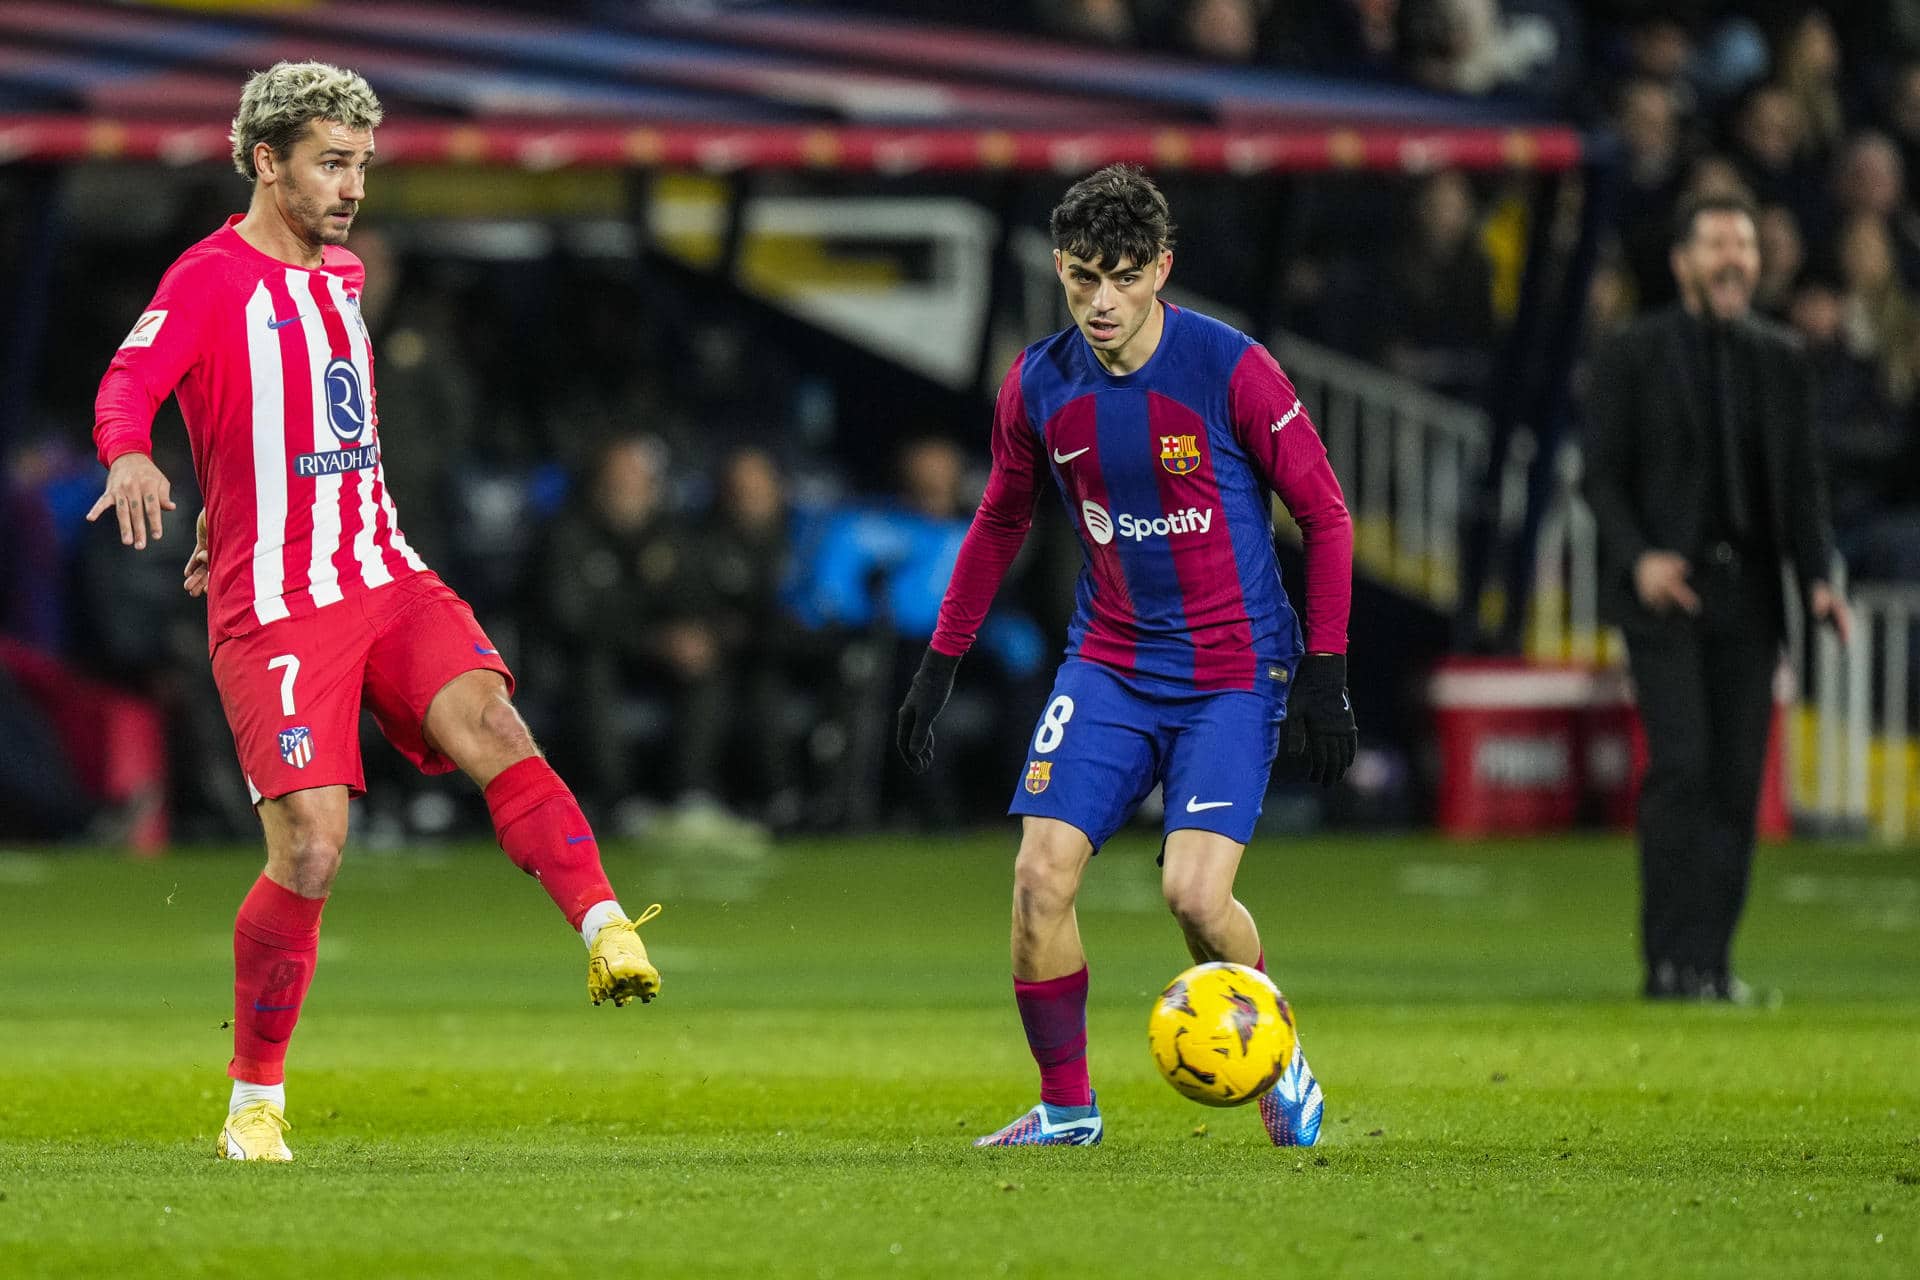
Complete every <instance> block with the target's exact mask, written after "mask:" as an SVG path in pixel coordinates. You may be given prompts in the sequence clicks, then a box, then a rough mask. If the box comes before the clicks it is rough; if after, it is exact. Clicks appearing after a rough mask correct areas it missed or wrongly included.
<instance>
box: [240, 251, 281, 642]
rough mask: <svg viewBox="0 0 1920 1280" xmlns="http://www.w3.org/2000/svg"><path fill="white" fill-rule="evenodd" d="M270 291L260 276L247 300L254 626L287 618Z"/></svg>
mask: <svg viewBox="0 0 1920 1280" xmlns="http://www.w3.org/2000/svg"><path fill="white" fill-rule="evenodd" d="M273 318H274V316H273V295H272V294H270V293H268V292H267V285H266V282H265V281H264V280H263V281H261V282H260V284H259V285H258V286H256V287H255V289H254V291H253V295H252V296H251V297H249V298H248V299H247V320H246V325H247V366H248V371H249V373H250V374H251V375H252V378H253V616H254V617H256V618H258V619H260V625H261V626H263V627H264V626H265V625H267V623H269V622H278V621H279V620H280V619H282V618H284V617H286V616H287V602H286V601H285V600H282V599H281V598H280V597H281V596H282V594H284V592H285V590H286V571H285V569H284V568H283V567H282V565H281V563H280V555H281V552H282V551H283V550H284V549H285V547H286V537H287V408H286V401H285V396H286V390H285V380H286V370H284V369H283V368H281V361H280V335H279V334H277V333H275V332H274V331H273V330H272V329H270V328H268V327H267V326H268V324H269V322H270V321H272V320H273Z"/></svg>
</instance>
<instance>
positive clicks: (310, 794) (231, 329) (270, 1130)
mask: <svg viewBox="0 0 1920 1280" xmlns="http://www.w3.org/2000/svg"><path fill="white" fill-rule="evenodd" d="M380 120H381V110H380V104H379V101H378V100H377V99H376V98H375V97H374V94H373V90H372V89H371V88H370V87H369V86H368V85H367V82H366V81H365V80H363V79H361V78H360V77H359V76H358V75H355V74H354V73H353V72H351V71H345V70H342V69H340V68H337V67H331V66H327V65H326V64H324V63H317V62H304V63H284V62H283V63H280V64H278V65H276V66H275V67H273V68H272V69H271V70H268V71H263V72H260V73H258V74H256V75H254V76H253V77H252V78H251V79H249V80H248V82H247V85H246V88H245V90H244V91H243V92H242V94H241V98H240V110H239V114H238V116H237V117H236V118H235V119H234V122H233V135H232V136H233V158H234V164H235V166H236V167H237V168H238V169H239V170H240V172H241V174H242V175H243V176H244V177H246V178H247V180H248V181H249V182H251V183H252V184H253V198H252V202H251V204H250V205H249V207H248V210H247V212H246V213H245V214H236V215H235V216H234V217H232V218H230V219H229V220H228V221H227V223H226V225H224V226H222V227H221V228H220V229H219V230H217V231H215V232H214V233H213V234H212V235H210V236H208V237H207V238H206V239H204V240H202V241H201V242H200V243H199V244H196V245H194V246H193V247H192V248H191V249H189V250H187V252H186V253H184V254H182V255H181V256H180V258H179V260H178V261H176V262H175V263H174V264H173V267H172V268H171V269H170V270H169V271H168V272H167V273H166V275H165V276H164V277H163V278H162V279H161V282H160V288H159V290H158V292H156V293H155V294H154V297H153V301H152V302H151V303H149V304H148V306H147V310H146V311H145V312H143V313H142V314H141V316H140V317H139V319H138V320H136V321H135V322H134V325H133V328H132V330H131V331H130V332H129V333H128V334H127V337H126V340H125V341H123V342H122V343H121V344H120V350H119V351H118V353H116V354H115V356H114V358H113V362H112V364H111V365H110V366H109V367H108V369H107V373H106V376H105V378H103V379H102V381H101V384H100V394H99V397H98V400H97V401H96V404H95V410H94V441H95V444H96V445H97V447H98V451H99V455H100V461H101V462H102V463H104V464H106V466H107V468H108V471H107V485H106V490H105V492H104V493H102V494H101V496H100V499H99V501H98V502H96V503H95V504H94V507H93V509H92V511H90V512H89V513H88V517H87V518H88V519H90V520H92V519H98V518H99V517H100V516H102V515H104V514H105V513H106V512H108V511H112V512H113V513H114V514H115V517H116V518H117V519H118V521H119V525H120V540H121V542H123V543H124V544H126V545H128V546H130V547H133V548H135V549H136V550H144V549H145V548H146V546H147V543H148V540H149V539H151V540H153V541H156V542H157V541H159V540H160V537H161V532H162V522H163V518H164V513H165V512H168V511H172V510H173V509H174V503H173V501H172V498H171V496H170V494H169V486H168V482H167V478H166V477H165V476H164V475H163V474H161V472H160V469H159V468H158V467H157V466H155V465H154V462H153V459H152V457H151V456H150V443H151V431H152V423H153V416H154V412H155V410H156V409H158V407H159V406H160V404H161V402H163V401H164V400H165V399H166V398H167V397H168V396H169V395H172V396H175V397H177V398H178V400H179V402H180V410H181V416H182V417H183V418H184V419H185V420H186V424H187V433H188V436H189V438H190V440H191V443H192V446H193V459H194V469H195V471H196V472H197V473H198V475H199V480H200V490H201V492H202V493H203V494H205V495H206V504H207V505H206V510H205V511H203V512H202V513H201V515H200V519H199V522H198V531H197V537H196V545H195V547H194V550H193V553H192V556H191V557H190V558H189V560H188V562H187V566H186V580H185V587H186V590H187V591H188V592H189V593H190V594H192V595H195V596H200V595H205V596H206V598H207V604H208V616H207V620H208V630H209V632H210V642H211V649H212V653H213V670H214V678H215V681H216V683H217V684H218V686H219V689H220V698H221V702H222V703H223V705H224V706H225V708H226V712H227V720H228V723H229V724H230V725H231V726H232V727H233V733H234V742H235V745H236V747H237V748H238V752H239V757H240V765H241V768H242V769H243V770H244V771H245V773H246V777H247V783H248V786H249V787H250V788H251V790H252V793H253V795H254V798H255V801H256V804H257V808H258V812H259V814H260V821H261V825H262V826H263V827H264V828H265V832H266V843H267V865H266V870H265V872H264V874H262V875H261V876H260V878H259V879H258V880H257V881H256V882H255V884H254V886H253V889H252V891H251V892H250V893H249V894H248V895H247V898H246V900H245V901H244V902H243V903H242V904H241V907H240V912H239V917H238V919H237V921H236V924H235V929H234V965H235V984H234V1002H235V1008H234V1056H233V1060H232V1063H231V1064H230V1065H229V1067H228V1074H229V1075H231V1076H232V1077H233V1080H234V1086H233V1095H232V1100H231V1103H230V1105H229V1108H228V1111H229V1114H228V1117H227V1123H226V1125H225V1127H224V1129H223V1131H222V1133H221V1135H220V1139H219V1143H218V1150H219V1153H220V1154H221V1155H222V1156H225V1157H228V1158H231V1159H237V1160H261V1159H264V1160H289V1159H291V1158H292V1155H291V1153H290V1152H289V1151H288V1149H287V1145H286V1142H285V1139H284V1137H283V1131H284V1130H285V1129H286V1128H287V1127H288V1126H287V1123H286V1118H285V1106H286V1097H285V1085H284V1064H285V1060H286V1051H287V1041H288V1039H289V1037H290V1036H291V1035H292V1034H293V1027H294V1023H295V1021H296V1020H297V1019H298V1017H299V1014H300V1005H301V1002H302V1000H303V999H304V997H305V995H306V991H307V987H308V984H309V983H310V982H311V981H312V979H313V968H314V956H315V951H316V947H317V944H318V940H319V931H320V913H321V908H322V906H323V904H324V902H325V900H326V897H327V894H328V891H329V889H330V888H331V886H332V883H333V878H334V874H335V872H336V871H337V870H338V868H339V863H340V853H341V846H342V845H343V844H344V842H345V840H346V834H347V803H348V800H349V798H350V797H351V796H354V795H358V794H360V793H361V792H362V791H364V789H365V776H364V774H363V772H362V769H361V761H360V750H359V729H358V726H359V720H360V711H361V708H362V706H363V705H364V706H365V707H367V708H368V709H370V710H372V711H373V713H374V716H375V718H376V719H377V720H378V721H379V723H380V726H381V728H382V730H383V731H384V732H385V734H386V736H387V738H388V740H389V741H391V742H392V743H393V744H394V746H395V747H396V748H398V749H399V750H400V751H401V752H402V753H403V754H404V755H406V756H407V757H408V758H409V759H410V760H412V761H413V762H414V763H415V764H416V765H417V766H418V767H419V768H420V769H421V770H422V771H423V772H427V773H445V772H449V771H451V770H453V769H455V768H458V769H460V770H462V771H464V772H465V773H466V774H467V775H468V776H470V777H471V778H472V779H473V780H474V781H475V782H476V783H477V784H479V786H480V787H481V788H482V789H483V790H484V792H485V794H486V799H487V805H488V809H489V811H490V812H491V813H492V816H493V822H494V828H495V831H496V833H497V834H498V836H499V839H500V844H501V847H502V848H503V849H505V850H506V852H507V854H508V856H509V857H511V858H512V859H513V861H514V862H515V864H517V865H518V866H519V867H521V868H522V869H523V870H525V871H526V872H527V873H528V874H530V875H532V876H534V877H536V878H537V879H538V880H539V881H540V883H541V886H542V887H543V888H544V889H546V891H547V892H548V894H550V895H551V896H552V898H553V900H554V902H555V903H556V905H558V906H559V907H560V909H561V910H562V911H563V912H564V913H565V914H566V916H567V920H568V923H569V924H571V925H572V926H573V927H574V928H576V929H579V930H580V932H581V936H582V938H583V939H584V940H585V942H586V944H587V946H588V949H589V959H588V976H587V989H588V994H589V996H590V997H591V998H592V999H593V1002H594V1003H595V1004H599V1003H600V1002H601V1001H602V1000H606V999H611V1000H613V1001H614V1003H615V1004H625V1003H627V1002H628V1001H629V1000H630V999H632V998H633V997H635V996H638V997H639V998H640V999H641V1000H642V1001H647V1000H651V999H652V998H653V996H654V995H655V993H656V992H657V991H658V990H659V986H660V975H659V973H658V971H657V970H656V969H655V968H654V967H653V965H652V963H651V962H650V961H649V960H648V958H647V953H646V948H645V947H644V946H642V945H641V942H640V939H639V936H638V933H637V930H636V927H635V926H636V925H637V924H638V923H642V922H644V921H645V920H646V919H648V918H650V916H651V914H652V910H657V908H653V909H652V910H650V911H649V912H648V913H645V914H643V915H642V916H641V918H640V920H639V921H632V920H629V919H628V918H627V916H626V914H625V912H624V911H623V910H622V909H621V907H620V904H619V902H618V901H617V900H616V899H615V897H614V893H613V889H612V888H611V886H610V885H609V884H608V883H607V878H606V873H605V872H604V871H603V870H602V868H601V864H600V855H599V851H598V848H597V846H596V844H595V842H594V838H593V833H592V830H591V829H590V828H589V827H588V825H587V821H586V819H585V817H584V816H583V815H582V814H581V812H580V806H579V805H578V804H577V803H576V802H575V800H574V797H573V794H572V792H571V791H569V790H568V788H567V786H566V784H565V783H564V782H562V781H561V780H560V778H559V777H558V775H556V774H555V773H554V771H553V769H552V768H551V767H549V766H548V764H547V762H546V760H545V758H544V757H542V756H541V755H540V752H539V750H538V748H537V747H535V745H534V742H533V739H532V737H531V735H529V734H528V732H527V728H526V725H525V724H524V723H523V722H522V721H521V719H520V716H519V713H518V712H516V711H515V710H514V707H513V703H512V701H511V693H512V683H513V676H512V673H511V672H509V671H508V669H507V667H506V664H505V663H504V662H503V661H501V658H500V655H499V651H498V650H497V649H496V648H495V646H494V645H493V643H492V642H491V641H490V640H489V639H488V638H487V635H486V633H485V632H484V631H482V630H481V628H480V626H479V623H478V622H477V621H476V620H475V619H474V616H473V611H472V610H471V609H469V608H468V607H467V605H466V603H465V602H464V601H462V600H461V599H460V598H459V597H458V596H457V595H455V594H454V593H453V592H452V591H451V590H449V589H448V588H447V587H446V585H445V584H443V583H442V582H441V581H440V579H439V578H438V577H436V576H435V575H434V573H433V572H432V571H431V570H430V569H428V568H427V566H426V565H425V564H424V563H422V562H421V559H420V557H419V556H418V555H417V554H415V553H414V550H413V548H411V547H410V546H408V545H407V540H406V537H405V535H403V534H402V533H401V532H400V526H399V522H398V520H397V518H396V517H395V514H394V504H393V499H392V497H391V495H390V494H389V493H388V492H387V486H386V478H385V474H384V472H383V471H382V469H381V466H380V453H381V448H382V444H381V436H380V421H379V415H378V413H377V412H376V409H375V399H374V389H373V385H374V384H373V353H372V349H371V344H370V342H369V340H368V336H367V328H366V325H365V323H364V322H363V321H362V320H361V318H360V305H359V303H360V293H361V289H362V286H363V284H364V276H365V272H364V271H363V269H362V267H361V264H360V260H359V259H358V258H356V257H355V256H354V255H353V254H352V253H351V252H349V251H348V250H347V248H346V241H347V235H348V232H349V230H350V229H351V227H352V225H353V219H354V216H355V214H356V213H357V212H358V210H359V206H360V202H361V200H363V199H364V198H365V196H366V175H367V169H368V166H369V165H370V164H371V163H372V161H373V156H374V139H373V131H374V128H375V127H376V126H377V125H379V123H380ZM416 447H418V446H416Z"/></svg>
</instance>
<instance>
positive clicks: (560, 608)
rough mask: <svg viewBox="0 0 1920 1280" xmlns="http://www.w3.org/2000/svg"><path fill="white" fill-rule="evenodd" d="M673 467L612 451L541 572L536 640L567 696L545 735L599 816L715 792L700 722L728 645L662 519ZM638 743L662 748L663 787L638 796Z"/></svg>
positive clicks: (660, 456) (657, 450) (556, 532)
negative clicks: (648, 797) (697, 599)
mask: <svg viewBox="0 0 1920 1280" xmlns="http://www.w3.org/2000/svg"><path fill="white" fill-rule="evenodd" d="M666 467H667V457H666V451H665V449H664V448H663V447H662V446H661V445H660V443H659V442H658V441H657V440H655V439H653V438H652V437H649V436H628V437H626V438H624V439H621V440H616V441H614V442H613V443H612V444H610V445H608V446H607V447H606V448H605V449H604V450H603V451H602V452H601V455H600V458H599V460H598V462H597V464H596V466H595V468H594V470H593V473H592V476H591V479H590V481H589V485H588V488H587V491H586V493H585V495H584V501H583V502H582V503H581V504H579V505H577V506H575V507H573V508H571V509H569V510H568V511H567V512H566V513H565V514H563V515H562V516H561V517H560V518H559V519H558V520H557V521H556V522H555V523H554V525H553V526H552V528H551V529H550V530H549V531H548V534H547V538H546V543H545V547H544V549H543V551H542V554H541V555H540V556H539V557H538V559H537V564H538V576H537V579H536V582H535V588H534V602H533V603H534V607H535V610H536V619H537V626H536V627H534V628H532V630H534V631H535V632H537V633H538V634H540V635H541V636H542V637H543V638H544V639H546V640H547V641H549V642H551V643H553V644H554V645H555V646H556V647H557V648H558V650H559V653H560V668H561V671H562V673H563V677H562V678H563V684H562V687H563V688H564V689H565V691H566V692H565V695H564V696H563V698H562V699H561V706H560V708H559V719H558V722H557V724H556V725H555V726H554V728H553V729H552V730H550V736H551V737H552V738H553V739H554V746H555V754H557V755H562V756H564V757H565V758H566V759H567V760H568V761H569V764H570V767H571V769H572V770H574V773H573V774H572V775H571V776H575V777H578V778H579V779H580V783H579V784H578V785H579V787H580V790H581V794H582V798H583V799H585V800H586V801H588V803H590V804H591V805H593V806H594V807H596V808H597V809H599V811H600V812H601V813H602V814H609V813H612V812H615V811H617V810H618V809H619V806H620V805H621V803H622V802H623V801H626V800H629V799H631V798H634V797H636V796H637V794H638V793H639V792H641V791H642V790H652V791H660V790H664V792H665V794H666V795H667V796H668V797H670V798H673V799H676V800H678V799H682V798H685V799H688V800H692V799H693V798H695V797H697V796H699V795H704V794H710V793H711V792H712V790H713V788H714V786H715V785H716V783H717V781H718V776H717V773H718V764H717V761H716V759H715V754H714V750H715V749H714V746H713V737H712V735H711V734H710V733H709V732H708V728H709V726H708V725H707V724H706V723H705V720H706V714H705V713H706V712H707V711H708V709H709V708H710V707H711V705H712V703H713V701H714V699H715V696H716V689H715V685H716V682H717V681H718V679H719V670H720V661H721V656H722V655H721V648H720V640H719V636H718V635H717V634H716V633H715V631H714V628H713V626H712V623H711V620H710V619H709V618H707V617H704V616H702V615H701V614H700V613H699V612H698V608H697V605H696V604H695V603H694V601H692V600H691V599H689V597H688V594H687V587H688V585H689V583H690V582H691V580H692V577H693V573H692V572H691V571H692V568H693V567H692V566H691V565H690V564H689V563H688V561H687V556H688V547H687V540H686V536H685V532H684V530H683V529H681V528H680V526H679V525H678V523H677V522H676V521H675V519H674V518H673V516H672V514H671V513H670V512H669V511H668V510H667V509H666V506H665V479H666V474H665V473H666ZM643 742H644V743H647V744H648V745H651V746H653V747H655V748H657V749H659V750H658V751H657V754H659V755H660V756H661V757H662V758H661V759H660V760H659V761H658V764H657V768H656V770H655V771H654V775H653V776H658V777H661V778H662V779H663V780H664V784H665V785H664V787H657V788H642V787H641V786H640V785H639V784H640V781H641V779H642V778H643V777H646V776H648V775H645V774H642V773H641V772H640V771H639V769H638V768H637V761H636V755H637V752H636V748H637V747H638V746H639V745H641V744H642V743H643ZM626 816H631V815H630V814H628V815H624V816H623V819H622V821H621V825H627V823H626V821H625V817H626Z"/></svg>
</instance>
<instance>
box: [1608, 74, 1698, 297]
mask: <svg viewBox="0 0 1920 1280" xmlns="http://www.w3.org/2000/svg"><path fill="white" fill-rule="evenodd" d="M1617 119H1618V123H1619V128H1620V138H1621V142H1622V145H1623V146H1624V148H1625V150H1626V174H1625V176H1624V182H1623V189H1622V191H1621V195H1620V212H1619V219H1620V223H1619V225H1620V238H1621V244H1622V247H1623V249H1624V250H1625V254H1626V263H1627V269H1628V270H1629V271H1630V272H1631V273H1632V275H1633V282H1634V290H1635V292H1636V293H1637V294H1638V295H1639V297H1640V302H1641V305H1642V306H1647V307H1651V306H1657V305H1659V304H1661V303H1664V302H1667V301H1670V300H1671V299H1672V298H1673V297H1674V293H1675V290H1674V284H1673V275H1672V273H1671V272H1670V271H1669V270H1668V267H1667V248H1668V228H1669V226H1670V225H1671V223H1672V216H1673V209H1674V207H1675V205H1676V204H1677V203H1678V201H1679V198H1680V185H1681V181H1682V179H1683V177H1684V171H1685V163H1686V153H1685V150H1684V148H1683V146H1682V141H1681V133H1680V113H1679V106H1678V104H1677V103H1676V101H1675V99H1674V92H1673V89H1672V88H1671V87H1670V86H1669V85H1667V84H1665V83H1663V82H1661V81H1659V80H1655V79H1652V78H1650V77H1641V78H1639V79H1635V80H1630V81H1628V82H1627V84H1626V86H1625V87H1624V88H1623V89H1622V90H1621V91H1620V102H1619V108H1618V112H1617Z"/></svg>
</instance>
